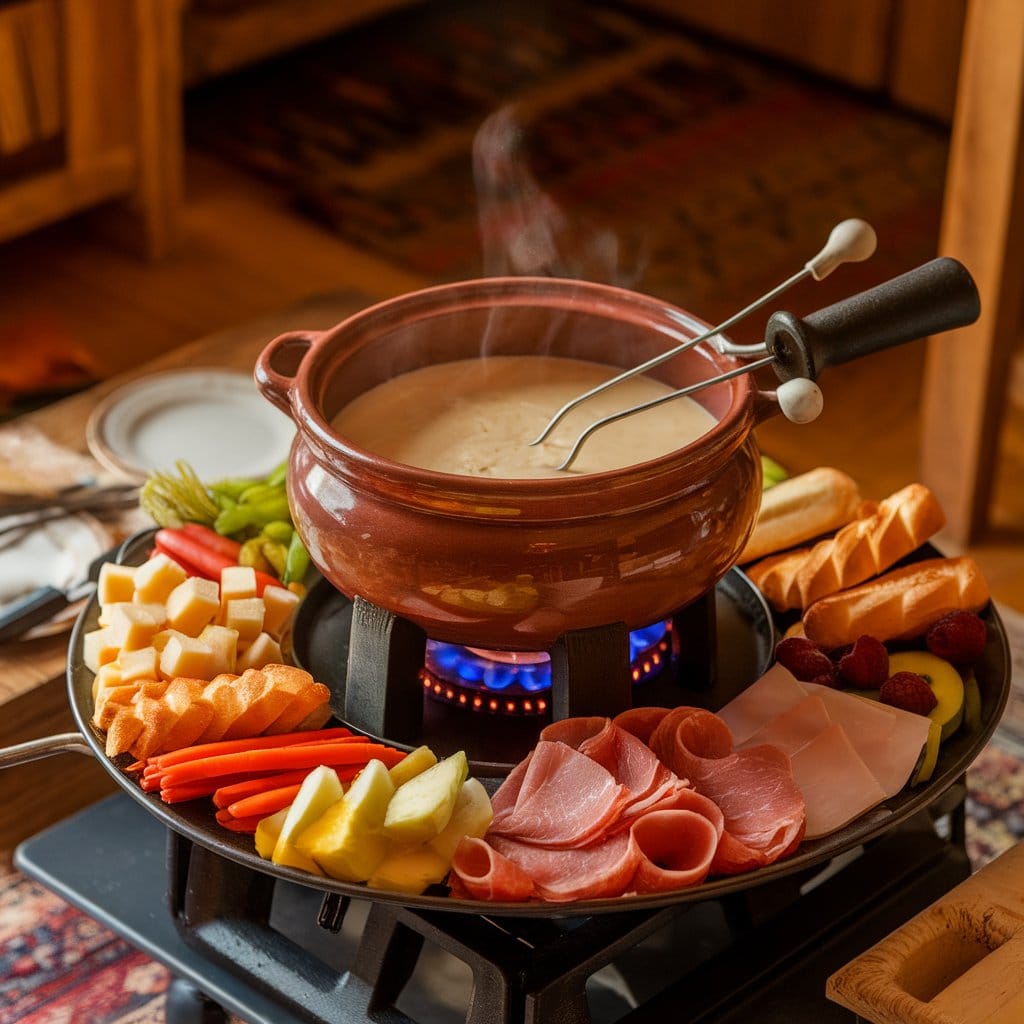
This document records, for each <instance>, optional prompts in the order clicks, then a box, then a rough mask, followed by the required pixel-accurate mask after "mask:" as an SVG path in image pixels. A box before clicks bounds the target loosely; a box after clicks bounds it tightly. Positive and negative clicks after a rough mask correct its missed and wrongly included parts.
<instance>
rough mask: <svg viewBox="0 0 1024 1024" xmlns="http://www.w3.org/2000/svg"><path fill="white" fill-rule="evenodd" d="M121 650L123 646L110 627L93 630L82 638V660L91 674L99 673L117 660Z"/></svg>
mask: <svg viewBox="0 0 1024 1024" xmlns="http://www.w3.org/2000/svg"><path fill="white" fill-rule="evenodd" d="M120 650H121V644H120V642H119V641H118V640H117V638H116V637H115V635H114V634H113V633H112V632H111V630H110V627H109V626H106V627H104V628H102V629H94V630H91V631H90V632H88V633H86V634H85V636H84V637H82V660H83V661H84V662H85V667H86V668H87V669H89V671H90V672H99V670H100V668H101V667H102V666H104V665H107V664H109V663H110V662H112V661H114V660H115V659H116V658H117V655H118V653H119V652H120Z"/></svg>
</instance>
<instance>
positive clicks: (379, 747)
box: [161, 742, 405, 787]
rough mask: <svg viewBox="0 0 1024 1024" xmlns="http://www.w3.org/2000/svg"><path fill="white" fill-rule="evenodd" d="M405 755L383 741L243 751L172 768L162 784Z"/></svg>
mask: <svg viewBox="0 0 1024 1024" xmlns="http://www.w3.org/2000/svg"><path fill="white" fill-rule="evenodd" d="M404 756H405V752H404V751H402V750H395V749H394V748H392V747H385V746H384V745H383V744H381V743H368V742H367V743H319V744H309V745H308V746H292V747H275V748H271V749H269V750H242V751H238V752H237V753H234V754H220V755H218V756H215V757H204V758H197V759H196V760H193V761H186V762H184V763H183V764H177V765H173V766H172V767H170V768H168V769H167V770H166V771H165V772H164V773H163V777H162V782H161V786H162V787H171V786H180V785H183V784H184V783H186V782H197V781H198V780H199V779H213V778H218V777H220V776H223V775H238V774H241V773H246V774H248V773H249V772H259V771H274V770H277V771H292V770H294V769H296V768H316V767H317V766H318V765H321V764H325V765H329V766H330V767H332V768H333V767H335V766H337V765H352V764H363V765H365V764H366V763H367V762H369V761H370V760H372V759H373V758H378V759H379V760H381V761H383V762H384V763H385V764H386V765H388V767H390V766H391V765H393V764H397V763H398V761H400V760H401V759H402V758H403V757H404Z"/></svg>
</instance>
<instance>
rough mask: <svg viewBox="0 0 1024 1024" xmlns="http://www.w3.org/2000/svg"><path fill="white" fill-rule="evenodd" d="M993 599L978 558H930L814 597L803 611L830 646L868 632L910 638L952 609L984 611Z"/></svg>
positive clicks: (811, 630) (807, 624) (812, 633)
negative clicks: (851, 586)
mask: <svg viewBox="0 0 1024 1024" xmlns="http://www.w3.org/2000/svg"><path fill="white" fill-rule="evenodd" d="M988 600H989V590H988V584H987V583H986V582H985V578H984V576H982V574H981V570H980V569H979V568H978V565H977V563H976V562H975V561H974V559H973V558H970V557H967V556H964V557H961V558H929V559H926V560H925V561H922V562H915V563H914V564H913V565H908V566H906V567H904V568H902V569H894V570H893V571H892V572H888V573H886V574H885V575H884V576H879V577H878V578H877V579H874V580H871V581H870V582H869V583H862V584H861V585H860V586H859V587H853V588H852V589H851V590H844V591H840V592H839V593H838V594H832V595H831V596H829V597H823V598H822V599H821V600H820V601H815V602H814V604H812V605H811V606H810V608H808V609H807V611H806V612H804V616H803V624H804V632H805V633H806V634H807V637H808V638H809V639H810V640H813V641H814V642H815V643H816V644H819V645H820V646H821V647H823V648H825V649H826V650H834V649H835V648H838V647H844V646H846V645H847V644H852V643H853V642H854V641H856V639H857V638H858V637H859V636H862V635H863V634H865V633H866V634H867V635H869V636H873V637H875V638H876V639H878V640H882V641H885V640H907V639H910V638H911V637H916V636H920V635H921V634H923V633H924V632H925V631H926V630H927V629H928V627H929V626H930V625H932V623H934V622H937V621H938V620H939V619H941V618H942V616H943V615H948V614H949V613H950V612H955V611H961V610H962V611H970V612H978V611H981V609H982V608H983V607H984V606H985V605H986V604H987V603H988Z"/></svg>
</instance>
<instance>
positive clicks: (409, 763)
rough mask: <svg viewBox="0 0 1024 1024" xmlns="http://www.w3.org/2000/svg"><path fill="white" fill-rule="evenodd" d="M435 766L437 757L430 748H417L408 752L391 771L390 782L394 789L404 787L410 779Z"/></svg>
mask: <svg viewBox="0 0 1024 1024" xmlns="http://www.w3.org/2000/svg"><path fill="white" fill-rule="evenodd" d="M435 764H437V755H436V754H435V753H434V752H433V751H432V750H431V749H430V747H417V748H416V749H415V750H412V751H410V752H409V753H408V754H406V755H405V757H403V758H402V760H401V761H399V762H398V764H396V765H395V766H394V768H392V769H391V781H392V782H393V783H394V784H395V789H398V787H399V786H404V785H405V783H407V782H408V781H409V780H410V779H411V778H413V777H414V776H416V775H419V774H420V772H425V771H426V770H427V769H428V768H432V767H433V766H434V765H435Z"/></svg>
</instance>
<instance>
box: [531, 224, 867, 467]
mask: <svg viewBox="0 0 1024 1024" xmlns="http://www.w3.org/2000/svg"><path fill="white" fill-rule="evenodd" d="M876 244H877V237H876V235H875V229H874V228H873V227H872V226H871V225H870V224H868V223H867V221H863V220H858V219H856V218H851V219H849V220H844V221H841V222H840V223H839V224H837V225H836V226H835V227H834V228H833V229H832V231H831V233H830V234H829V236H828V241H827V242H826V243H825V246H824V248H823V249H822V250H821V252H819V253H818V255H817V256H815V257H814V259H812V260H808V261H807V262H806V263H805V264H804V266H803V269H802V270H799V271H798V272H797V273H795V274H794V275H793V276H792V277H790V278H787V279H786V280H785V281H783V282H782V284H779V285H776V286H775V287H774V288H773V289H772V290H771V291H770V292H766V293H765V294H764V295H762V296H761V297H760V298H759V299H755V300H754V301H753V302H752V303H750V305H749V306H745V307H744V308H743V309H741V310H740V311H739V312H738V313H734V314H733V315H732V316H731V317H729V319H728V320H723V321H722V323H720V324H719V325H718V326H717V327H712V328H711V329H710V330H708V331H705V332H704V333H703V334H701V335H698V336H697V337H696V338H691V339H689V340H687V341H684V342H683V343H682V344H681V345H676V347H675V348H671V349H669V350H668V351H667V352H662V353H661V354H660V355H657V356H654V357H653V358H652V359H648V360H647V362H645V363H641V364H640V365H639V366H634V367H633V368H632V369H631V370H625V371H623V372H622V373H620V374H619V375H618V376H616V377H612V378H611V380H606V381H604V382H603V383H601V384H598V385H597V386H596V387H593V388H591V389H590V390H589V391H585V392H583V394H581V395H577V396H576V397H575V398H573V399H571V400H570V401H568V402H566V403H565V405H563V406H562V408H561V409H559V410H558V412H556V413H555V414H554V416H552V417H551V419H550V420H548V424H547V426H546V427H545V428H544V429H543V430H542V431H541V432H540V433H539V434H538V435H537V437H536V438H534V440H532V441H531V442H530V446H531V447H532V446H533V445H537V444H540V443H541V442H542V441H543V440H544V439H545V438H547V437H548V435H550V433H551V431H552V430H554V429H555V427H556V426H558V424H559V423H560V422H561V420H562V419H563V418H564V417H565V416H566V415H567V414H568V413H569V412H570V411H571V410H573V409H575V408H576V406H577V405H581V404H582V403H583V402H586V401H587V400H588V399H590V398H593V397H594V396H595V395H599V394H600V393H601V392H602V391H607V390H608V388H610V387H614V386H615V385H616V384H621V383H622V381H624V380H629V379H630V377H636V376H637V375H638V374H641V373H645V372H646V371H647V370H650V369H653V368H654V367H655V366H660V365H661V364H662V363H664V362H667V361H668V360H669V359H672V358H674V357H675V356H678V355H680V354H681V353H683V352H685V351H687V349H691V348H693V347H694V346H695V345H699V344H700V343H701V342H702V341H707V339H708V338H713V337H714V336H715V335H716V334H720V333H721V332H722V331H727V330H728V329H729V328H730V327H732V326H733V325H734V324H738V323H739V322H740V321H741V320H742V319H744V317H747V316H750V314H751V313H753V312H755V311H756V310H758V309H760V308H761V307H762V306H766V305H767V304H768V303H769V302H771V301H772V300H774V299H776V298H778V297H779V296H780V295H781V294H782V293H783V292H784V291H787V290H788V289H789V288H792V287H793V285H795V284H798V283H799V282H800V281H803V280H805V279H806V278H808V277H813V278H814V280H815V281H823V280H824V279H825V278H826V277H828V275H829V274H831V273H832V271H833V270H835V269H836V267H838V266H841V265H842V264H843V263H858V262H860V261H861V260H866V259H867V258H868V257H869V256H871V255H872V254H873V253H874V251H875V246H876ZM726 348H728V349H729V351H728V353H727V354H728V355H738V356H743V355H746V354H748V352H747V350H748V349H758V350H762V351H763V346H761V345H753V346H747V345H728V344H723V345H722V349H723V351H724V350H725V349H726ZM749 354H752V353H749ZM751 369H754V367H751ZM559 468H560V469H561V468H562V467H559Z"/></svg>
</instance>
